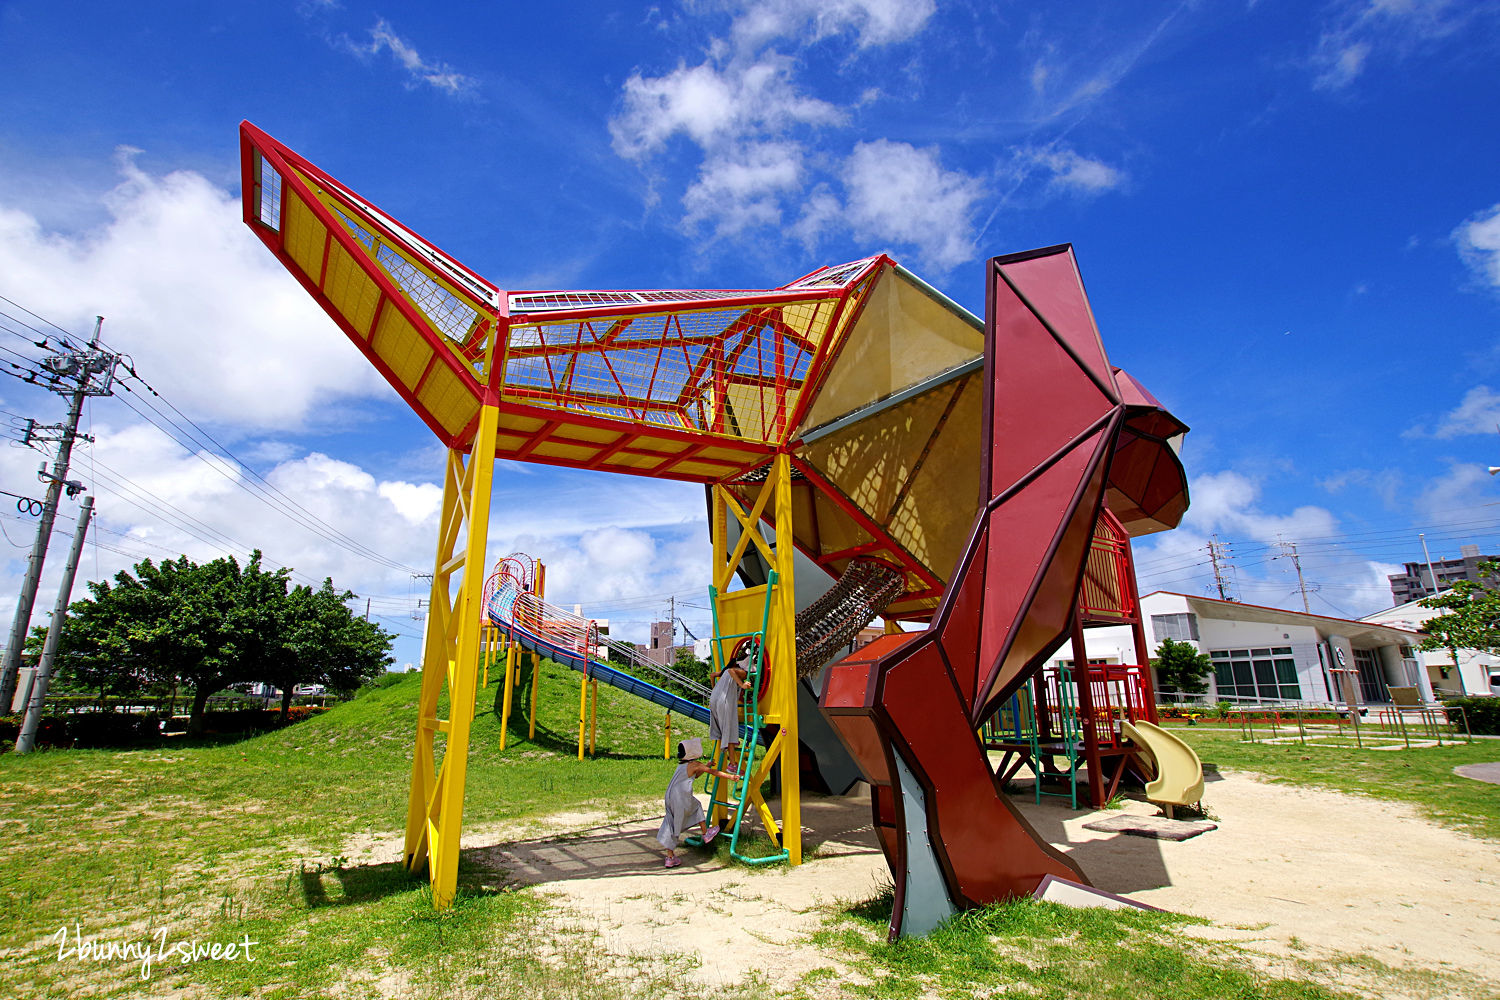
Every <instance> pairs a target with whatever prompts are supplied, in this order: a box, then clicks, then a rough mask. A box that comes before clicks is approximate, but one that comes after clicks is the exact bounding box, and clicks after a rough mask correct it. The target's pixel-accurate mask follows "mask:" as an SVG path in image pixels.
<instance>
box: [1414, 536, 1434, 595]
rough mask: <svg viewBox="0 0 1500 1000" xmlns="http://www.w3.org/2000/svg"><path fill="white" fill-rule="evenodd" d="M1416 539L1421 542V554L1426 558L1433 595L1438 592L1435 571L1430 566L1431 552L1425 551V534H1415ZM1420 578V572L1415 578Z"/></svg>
mask: <svg viewBox="0 0 1500 1000" xmlns="http://www.w3.org/2000/svg"><path fill="white" fill-rule="evenodd" d="M1417 541H1419V542H1421V543H1422V556H1423V557H1424V558H1425V559H1426V560H1427V576H1428V578H1429V579H1431V580H1432V593H1433V596H1436V595H1437V592H1438V582H1437V571H1436V570H1434V569H1433V568H1432V553H1430V552H1428V551H1427V536H1426V535H1425V534H1419V535H1417ZM1421 578H1422V577H1421V574H1418V575H1417V579H1418V580H1420V579H1421Z"/></svg>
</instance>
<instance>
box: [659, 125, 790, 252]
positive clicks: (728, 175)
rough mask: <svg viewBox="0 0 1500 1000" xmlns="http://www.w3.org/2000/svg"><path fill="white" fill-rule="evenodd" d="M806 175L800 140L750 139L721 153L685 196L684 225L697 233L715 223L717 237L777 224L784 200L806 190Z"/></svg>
mask: <svg viewBox="0 0 1500 1000" xmlns="http://www.w3.org/2000/svg"><path fill="white" fill-rule="evenodd" d="M802 173H803V166H802V149H801V147H800V146H798V145H796V144H795V143H788V142H760V143H750V144H748V145H745V146H742V147H739V148H736V149H731V150H726V151H724V152H722V153H719V154H716V155H714V156H713V157H711V158H709V159H707V160H705V161H704V163H703V166H702V167H701V168H700V170H699V172H698V179H697V180H696V181H694V182H693V184H692V186H691V187H689V188H688V190H687V193H686V194H685V195H683V199H682V204H683V208H685V209H686V210H687V215H686V216H685V217H684V218H683V226H684V227H685V228H686V229H687V230H689V231H690V232H691V231H695V230H697V229H698V228H699V227H700V226H702V225H704V224H707V223H712V224H713V226H714V235H715V236H719V237H724V236H733V235H735V234H737V233H740V232H743V231H744V230H746V229H750V228H753V227H755V226H773V225H777V224H779V223H780V221H781V199H782V197H783V196H784V195H786V194H788V193H789V192H793V191H797V190H799V189H800V188H801V186H802Z"/></svg>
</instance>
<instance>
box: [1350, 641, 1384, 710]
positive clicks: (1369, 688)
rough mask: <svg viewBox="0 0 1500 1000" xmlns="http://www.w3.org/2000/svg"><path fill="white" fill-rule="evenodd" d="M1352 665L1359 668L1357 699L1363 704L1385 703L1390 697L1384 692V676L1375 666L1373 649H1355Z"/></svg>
mask: <svg viewBox="0 0 1500 1000" xmlns="http://www.w3.org/2000/svg"><path fill="white" fill-rule="evenodd" d="M1354 665H1355V666H1356V667H1357V668H1359V697H1360V700H1361V701H1365V702H1372V701H1373V702H1386V701H1390V700H1391V699H1390V696H1389V695H1388V694H1386V690H1385V675H1384V674H1383V673H1382V672H1381V670H1380V667H1378V666H1376V664H1375V651H1374V650H1373V649H1356V650H1355V651H1354Z"/></svg>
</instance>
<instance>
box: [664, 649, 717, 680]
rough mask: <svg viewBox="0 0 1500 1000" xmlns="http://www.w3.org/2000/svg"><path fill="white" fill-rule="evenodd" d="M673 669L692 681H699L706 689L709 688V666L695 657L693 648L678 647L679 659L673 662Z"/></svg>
mask: <svg viewBox="0 0 1500 1000" xmlns="http://www.w3.org/2000/svg"><path fill="white" fill-rule="evenodd" d="M672 669H673V670H675V671H677V672H678V673H679V674H681V675H682V676H684V677H686V678H687V679H688V680H690V681H697V682H698V683H699V684H702V685H703V686H704V687H709V686H710V685H709V683H708V673H709V668H708V664H707V663H704V662H703V661H702V660H700V659H698V658H697V657H696V656H694V655H693V647H691V646H678V647H677V658H676V659H675V660H673V661H672Z"/></svg>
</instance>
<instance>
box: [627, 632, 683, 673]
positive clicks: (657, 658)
mask: <svg viewBox="0 0 1500 1000" xmlns="http://www.w3.org/2000/svg"><path fill="white" fill-rule="evenodd" d="M676 638H677V633H676V630H675V629H674V628H673V627H672V623H671V622H652V623H651V641H650V643H649V644H642V643H639V642H638V643H636V644H635V648H636V651H637V652H639V653H640V654H641V655H642V656H644V657H645V658H646V659H648V660H650V661H651V662H652V663H655V664H658V665H659V666H663V667H670V666H671V665H672V664H673V663H675V662H677V649H678V647H677V646H676V645H675V644H674V640H675V639H676ZM684 648H686V649H692V648H693V647H692V646H686V647H684Z"/></svg>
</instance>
